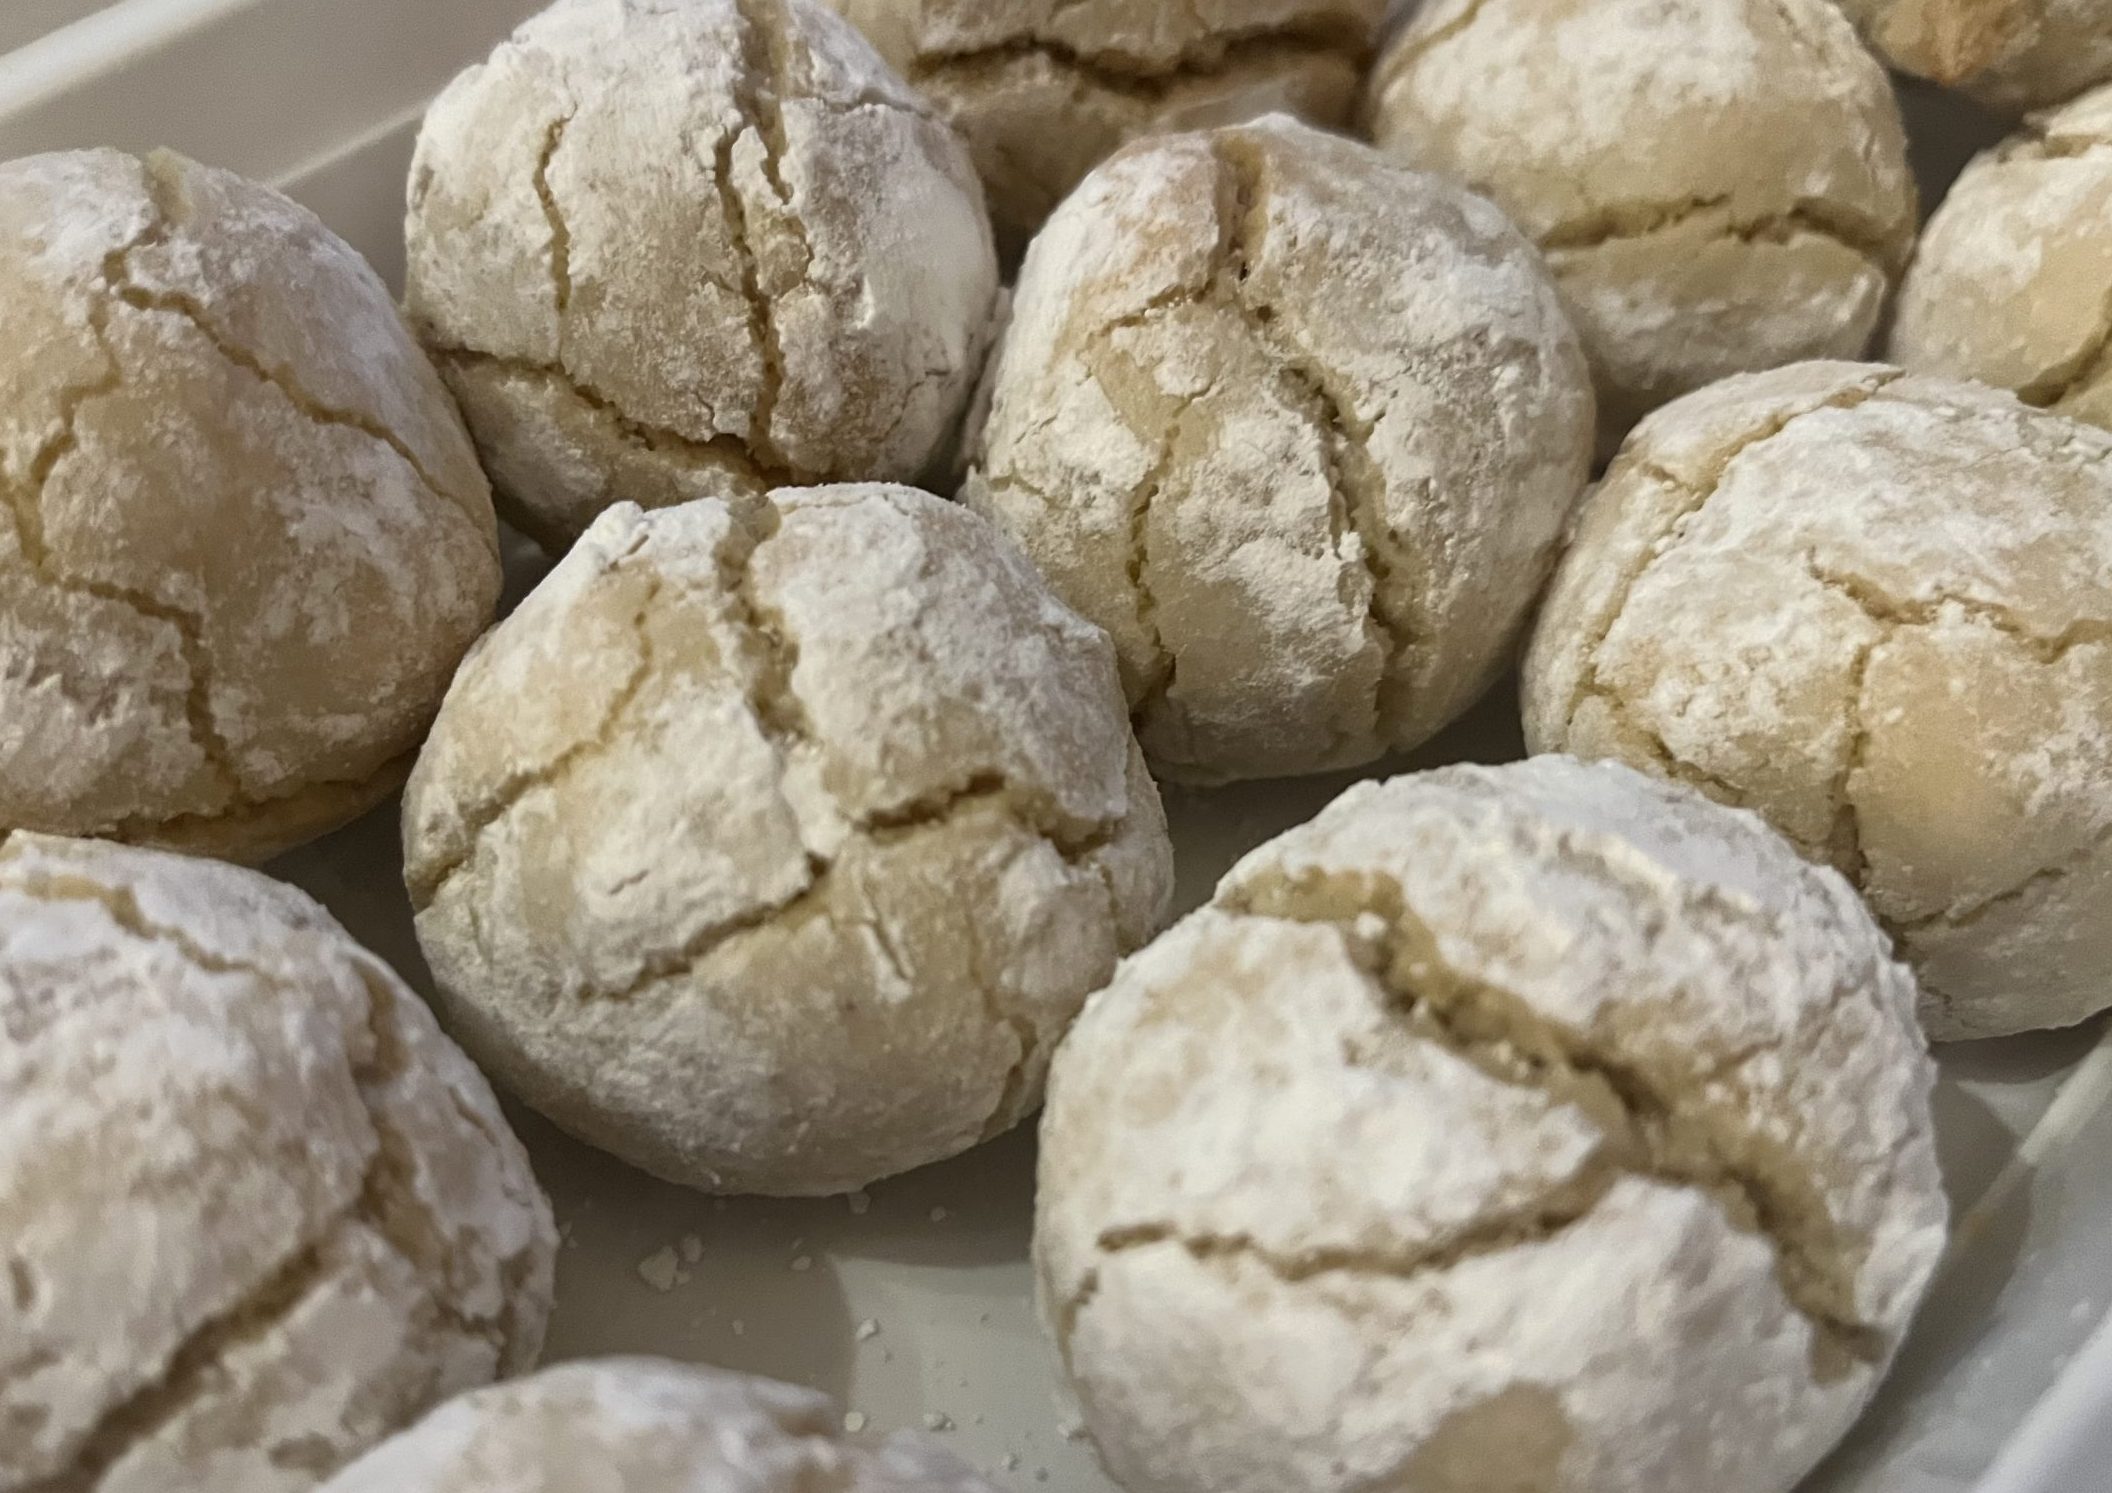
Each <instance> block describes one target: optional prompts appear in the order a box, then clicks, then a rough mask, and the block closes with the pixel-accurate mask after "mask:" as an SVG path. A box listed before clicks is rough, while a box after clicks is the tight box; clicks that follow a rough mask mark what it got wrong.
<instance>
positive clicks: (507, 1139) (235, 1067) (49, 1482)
mask: <svg viewBox="0 0 2112 1493" xmlns="http://www.w3.org/2000/svg"><path fill="white" fill-rule="evenodd" d="M0 1219H5V1220H6V1229H5V1232H4V1234H0V1490H6V1493H75V1490H87V1489H94V1490H97V1493H173V1490H190V1489H201V1490H202V1489H210V1490H212V1493H305V1490H307V1489H311V1488H313V1487H314V1486H315V1485H316V1484H317V1483H318V1482H320V1481H321V1480H322V1479H323V1478H325V1477H328V1476H329V1475H330V1473H331V1472H333V1471H334V1470H335V1469H336V1468H338V1467H339V1466H341V1465H342V1464H344V1463H346V1462H349V1461H350V1460H351V1459H352V1458H354V1457H356V1456H358V1455H359V1454H360V1453H361V1452H363V1451H365V1450H366V1449H367V1448H368V1447H369V1446H371V1445H373V1444H374V1443H375V1442H377V1441H380V1440H381V1439H382V1438H383V1437H385V1436H388V1435H390V1434H392V1433H393V1432H395V1431H396V1430H398V1429H400V1428H401V1427H403V1426H404V1425H406V1424H408V1423H409V1422H411V1421H412V1420H414V1419H416V1418H417V1417H418V1416H420V1415H422V1414H424V1412H425V1411H426V1410H427V1409H429V1408H430V1407H431V1406H433V1405H434V1404H436V1403H438V1402H439V1401H441V1400H443V1399H445V1398H446V1397H448V1396H449V1395H452V1394H455V1393H458V1392H460V1391H462V1390H466V1389H471V1388H474V1387H476V1386H478V1385H482V1384H485V1383H487V1382H489V1381H490V1380H491V1379H492V1378H494V1377H495V1376H500V1375H507V1374H514V1373H519V1372H521V1371H523V1370H525V1369H527V1368H528V1367H530V1366H531V1365H532V1364H533V1363H534V1361H535V1357H536V1354H537V1352H538V1351H539V1349H540V1346H541V1343H542V1337H543V1326H544V1323H545V1321H546V1320H547V1318H548V1316H549V1310H550V1293H551V1268H552V1260H553V1256H554V1255H555V1252H556V1246H557V1241H556V1234H555V1230H554V1229H553V1228H552V1226H551V1221H550V1209H549V1205H548V1204H547V1203H546V1202H545V1201H544V1199H543V1195H542V1193H541V1191H540V1190H539V1189H538V1188H537V1187H536V1183H535V1178H534V1176H533V1175H532V1174H531V1173H530V1172H529V1169H528V1160H527V1157H526V1155H525V1154H524V1153H523V1152H522V1150H521V1147H520V1145H519V1144H518V1143H517V1142H516V1141H515V1140H514V1138H513V1135H512V1133H511V1132H510V1131H509V1130H508V1129H507V1126H506V1121H505V1119H504V1118H503V1117H502V1116H501V1114H500V1113H499V1108H498V1105H497V1103H496V1102H495V1101H494V1100H493V1098H492V1094H491V1090H490V1088H489V1087H488V1086H486V1084H485V1082H484V1080H483V1078H482V1077H480V1076H479V1075H478V1073H477V1071H476V1070H475V1069H474V1068H472V1067H471V1066H470V1065H469V1062H468V1060H467V1059H465V1058H464V1057H463V1056H462V1054H461V1052H460V1051H458V1050H457V1049H456V1048H455V1046H454V1044H453V1043H451V1042H449V1041H448V1040H447V1039H446V1038H445V1037H443V1036H442V1035H441V1034H440V1030H439V1028H438V1027H437V1026H436V1025H435V1024H434V1022H433V1018H432V1014H431V1013H430V1012H429V1011H427V1010H426V1008H425V1007H424V1005H423V1004H421V1003H420V1002H419V1000H418V999H417V997H416V996H414V995H412V994H411V993H410V992H409V991H408V990H407V989H405V988H404V986H403V984H402V982H401V981H399V980H398V979H397V978H396V976H395V975H394V974H393V973H392V972H391V971H390V970H389V969H388V967H387V966H385V965H384V964H382V963H381V961H380V960H378V959H376V958H375V957H374V956H373V955H371V954H369V953H367V952H366V951H365V950H364V949H362V948H360V947H359V946H358V945H357V944H355V943H354V942H353V941H352V940H351V939H350V938H349V937H348V936H347V935H346V934H345V932H344V930H343V929H341V928H339V927H338V926H337V924H336V923H334V922H332V921H331V919H330V917H329V916H328V915H327V914H326V913H325V912H324V911H323V910H322V909H321V908H319V907H317V906H316V905H315V904H314V903H313V902H311V901H309V900H308V899H307V898H306V897H304V896H302V895H301V894H300V893H298V892H296V891H294V890H292V889H291V888H289V887H285V886H281V885H279V884H277V883H275V882H272V881H268V880H266V879H265V878H264V877H262V876H259V875H257V874H256V873H254V872H250V871H243V870H238V869H236V868H234V867H231V866H225V865H220V864H218V863H215V862H212V861H204V860H193V859H188V858H184V857H179V856H174V855H166V854H161V853H158V852H154V851H146V850H136V849H132V848H129V847H125V846H118V845H111V844H107V843H102V842H96V841H87V840H62V839H55V838H47V837H44V836H40V835H34V834H28V833H18V834H15V835H13V836H11V837H9V838H8V839H7V840H6V841H5V843H4V844H0Z"/></svg>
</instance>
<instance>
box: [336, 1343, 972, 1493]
mask: <svg viewBox="0 0 2112 1493" xmlns="http://www.w3.org/2000/svg"><path fill="white" fill-rule="evenodd" d="M842 1427H843V1420H842V1418H841V1417H840V1416H839V1415H838V1413H837V1411H836V1407H835V1406H834V1405H833V1404H831V1403H830V1402H829V1398H828V1396H827V1395H823V1394H817V1393H815V1392H814V1391H813V1390H811V1389H799V1388H795V1387H794V1386H792V1385H790V1384H777V1383H773V1382H771V1381H770V1380H767V1379H754V1378H748V1377H745V1376H743V1375H740V1374H730V1373H727V1372H725V1371H723V1370H720V1369H707V1368H700V1367H697V1366H695V1365H692V1364H684V1363H669V1362H666V1361H664V1360H660V1359H648V1358H609V1359H601V1360H597V1361H594V1362H590V1363H568V1364H565V1365H564V1366H562V1367H560V1368H554V1369H545V1370H544V1371H543V1372H542V1373H540V1374H537V1375H535V1376H534V1377H533V1378H529V1379H522V1380H519V1381H517V1382H515V1383H512V1384H502V1385H499V1386H497V1387H496V1388H493V1389H486V1390H480V1391H478V1392H477V1393H475V1394H471V1395H464V1396H463V1397H462V1398H461V1399H458V1400H456V1401H454V1402H453V1403H451V1404H449V1405H446V1406H444V1407H443V1408H441V1409H439V1410H437V1411H435V1412H433V1414H432V1415H431V1416H429V1417H427V1418H426V1420H425V1421H423V1422H422V1423H421V1424H419V1425H418V1426H416V1427H414V1428H413V1429H411V1430H409V1431H406V1432H404V1433H403V1434H402V1435H401V1436H398V1437H397V1438H396V1439H395V1440H394V1441H391V1442H389V1443H387V1444H386V1445H385V1446H382V1447H380V1448H379V1449H377V1450H376V1451H374V1452H372V1453H370V1454H369V1455H368V1456H367V1457H365V1458H363V1459H362V1460H361V1461H359V1462H358V1463H356V1464H354V1465H353V1466H351V1467H349V1468H347V1469H346V1470H345V1471H343V1472H341V1473H339V1474H338V1475H337V1476H336V1477H335V1478H333V1479H331V1481H330V1482H329V1483H328V1484H327V1485H326V1487H325V1489H324V1493H584V1490H586V1489H590V1488H591V1489H593V1490H594V1493H704V1490H706V1489H734V1488H738V1489H740V1490H741V1493H813V1490H816V1489H822V1488H827V1489H830V1490H831V1493H990V1488H989V1485H988V1484H987V1483H985V1482H984V1481H983V1480H982V1479H981V1478H979V1477H977V1476H976V1475H975V1474H974V1473H973V1472H971V1471H969V1469H968V1468H967V1467H965V1466H963V1465H962V1464H961V1463H960V1462H959V1461H958V1460H956V1459H955V1458H954V1456H953V1454H952V1453H950V1452H948V1451H947V1450H946V1449H945V1448H944V1447H942V1446H940V1445H939V1444H938V1443H937V1442H935V1441H933V1440H932V1439H931V1438H930V1437H928V1436H920V1435H917V1434H915V1433H912V1432H900V1433H897V1434H896V1435H893V1436H890V1437H886V1438H884V1439H882V1438H878V1437H875V1438H873V1439H872V1440H864V1439H861V1438H859V1437H855V1436H846V1435H845V1434H843V1430H842Z"/></svg>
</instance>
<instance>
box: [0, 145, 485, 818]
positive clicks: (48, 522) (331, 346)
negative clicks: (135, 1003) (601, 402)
mask: <svg viewBox="0 0 2112 1493" xmlns="http://www.w3.org/2000/svg"><path fill="white" fill-rule="evenodd" d="M0 304H4V305H5V306H6V307H7V311H6V318H7V332H6V335H5V337H4V338H0V832H4V831H6V830H7V829H10V828H25V829H34V830H41V831H46V832H49V833H54V834H68V835H93V836H98V837H107V838H112V839H121V840H130V841H134V842H138V843H144V844H151V845H160V846H167V847H170V848H174V849H180V850H186V851H192V852H197V853H202V854H208V855H220V856H227V857H230V858H233V859H240V860H262V859H264V858H265V857H267V856H269V855H272V854H274V853H276V852H278V851H280V850H284V849H286V848H288V847H290V846H292V845H295V844H298V843H299V842H301V841H303V840H306V839H309V838H311V837H313V836H315V835H318V834H321V833H322V832H323V831H325V830H328V829H332V828H334V827H336V826H337V825H339V824H342V823H344V822H345V821H346V820H348V819H351V818H352V817H354V816H355V815H357V814H359V813H360V812H361V811H363V810H364V809H366V808H368V807H369V806H371V805H372V804H374V803H376V802H378V801H379V800H381V799H383V798H385V797H387V796H388V795H389V794H390V793H392V792H394V791H395V790H396V788H397V787H398V786H400V785H401V783H402V781H403V775H404V773H405V772H406V771H408V770H409V766H410V757H411V754H412V753H413V752H414V751H415V750H416V748H417V745H418V741H419V738H420V737H421V736H422V735H423V734H424V731H425V727H426V724H427V722H428V721H429V720H431V718H432V714H433V711H434V709H435V708H436V707H437V706H438V705H439V703H440V696H441V693H442V692H443V691H444V690H445V689H446V688H447V681H448V679H449V678H450V676H452V675H453V673H454V670H455V665H456V664H457V663H458V662H460V661H461V658H462V654H463V652H464V651H465V650H466V649H467V648H468V647H469V645H470V643H471V642H472V641H473V640H474V639H475V638H476V636H477V634H478V633H479V632H481V631H483V629H484V628H485V626H486V625H488V624H489V622H490V621H491V615H492V609H493V608H494V606H496V604H497V602H498V596H499V580H500V576H499V558H498V542H499V541H498V529H497V525H496V524H495V522H494V521H493V518H492V511H491V495H490V491H489V489H488V488H487V487H486V486H485V482H484V474H483V473H482V472H481V471H479V470H478V468H477V460H476V453H475V451H474V450H473V449H472V447H471V445H470V442H469V438H468V436H467V434H466V433H465V432H464V431H463V428H462V422H461V419H460V417H459V416H457V414H456V413H455V407H454V404H453V402H452V401H451V400H450V399H449V398H448V396H447V390H446V389H445V388H444V387H442V385H441V383H440V380H439V378H438V377H437V376H436V375H435V373H434V371H433V369H432V366H431V365H430V364H429V363H428V362H427V361H426V358H425V355H424V354H423V353H421V352H420V351H419V349H418V345H417V343H416V342H415V341H414V340H413V339H412V338H411V336H410V334H409V332H408V331H406V329H405V328H404V325H403V322H402V319H401V318H400V317H399V316H398V315H397V313H396V308H395V306H394V304H393V303H392V302H391V300H390V298H389V293H388V291H387V290H386V289H385V288H384V287H383V285H382V283H381V281H380V280H379V279H377V278H376V277H375V275H374V272H373V271H372V270H371V269H369V268H368V267H367V265H366V263H365V262H364V261H362V260H361V259H360V258H359V256H358V255H357V254H356V253H354V252H353V250H352V249H351V248H350V247H349V246H347V245H346V244H345V243H344V242H343V241H342V240H341V239H339V238H338V237H337V236H336V235H335V234H333V233H331V232H330V231H329V230H328V229H326V228H324V227H323V225H322V224H321V223H320V222H318V221H317V220H316V219H315V217H314V216H313V215H312V214H310V213H309V212H308V211H307V210H306V209H304V208H300V207H297V206H295V205H294V204H293V203H291V202H289V201H287V200H286V199H285V198H284V197H281V196H280V195H279V194H278V193H276V192H273V191H270V190H268V189H267V188H264V187H260V186H257V185H255V184H253V183H251V182H247V181H244V180H242V179H241V178H240V177H237V176H232V175H229V174H228V173H226V172H224V171H214V170H210V169H208V168H206V167H203V166H199V165H195V164H193V163H192V162H190V161H187V160H184V159H183V158H181V157H180V156H174V155H169V154H166V153H162V154H156V155H152V156H149V157H148V158H146V159H145V160H143V161H142V160H134V159H133V158H132V157H130V156H126V155H121V154H119V153H117V152H116V151H81V152H75V153H70V154H63V155H45V156H33V157H30V158H28V159H25V160H19V161H13V162H9V163H6V164H0Z"/></svg>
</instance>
